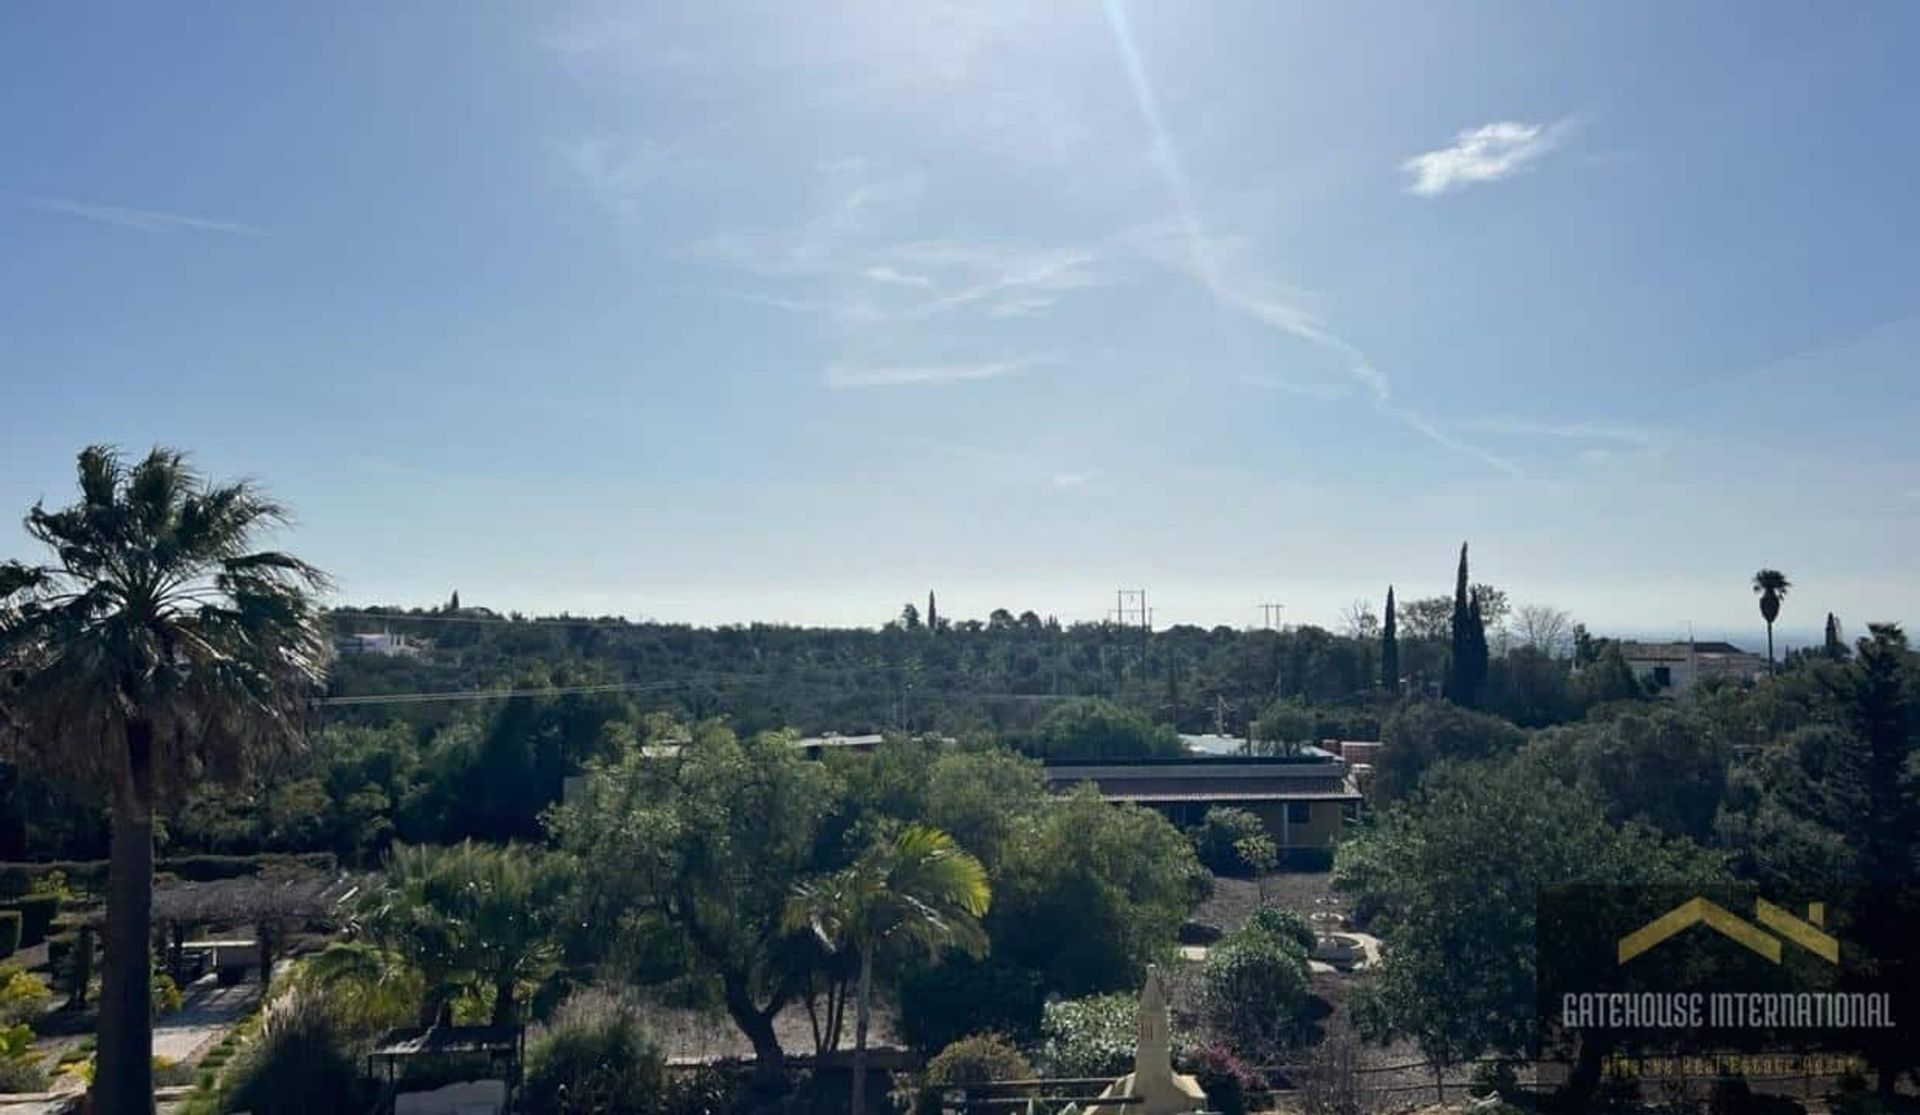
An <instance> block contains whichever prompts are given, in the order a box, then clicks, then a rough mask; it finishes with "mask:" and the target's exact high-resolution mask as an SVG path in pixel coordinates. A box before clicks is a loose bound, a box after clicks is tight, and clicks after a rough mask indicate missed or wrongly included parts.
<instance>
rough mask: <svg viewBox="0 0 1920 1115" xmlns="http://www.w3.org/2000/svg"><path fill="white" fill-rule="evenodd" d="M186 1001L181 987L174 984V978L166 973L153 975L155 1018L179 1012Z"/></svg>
mask: <svg viewBox="0 0 1920 1115" xmlns="http://www.w3.org/2000/svg"><path fill="white" fill-rule="evenodd" d="M185 1001H186V998H185V996H183V995H181V994H180V985H179V984H177V983H175V982H173V977H172V976H170V975H168V974H167V973H165V972H155V973H153V1016H154V1017H155V1018H160V1017H162V1016H164V1015H169V1014H172V1013H173V1012H174V1011H177V1010H179V1009H180V1005H181V1004H182V1003H183V1002H185Z"/></svg>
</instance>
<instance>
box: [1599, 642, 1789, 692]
mask: <svg viewBox="0 0 1920 1115" xmlns="http://www.w3.org/2000/svg"><path fill="white" fill-rule="evenodd" d="M1620 657H1622V658H1624V659H1626V662H1627V665H1628V666H1629V667H1630V668H1631V669H1632V670H1633V676H1634V677H1635V678H1637V679H1639V681H1640V683H1641V684H1642V685H1645V686H1646V687H1647V688H1648V689H1650V690H1652V691H1653V694H1654V695H1655V696H1657V697H1664V698H1666V699H1669V700H1679V699H1683V698H1685V697H1687V696H1688V695H1690V694H1691V693H1692V692H1693V688H1694V686H1696V685H1698V684H1699V683H1700V682H1702V681H1704V680H1705V679H1707V678H1726V679H1728V680H1730V681H1739V682H1746V681H1752V680H1754V679H1756V678H1758V677H1760V676H1761V675H1763V674H1765V673H1766V672H1767V660H1766V659H1764V658H1762V657H1760V656H1759V655H1757V654H1749V653H1748V652H1746V651H1744V650H1741V649H1740V648H1739V647H1737V646H1734V645H1733V644H1732V643H1692V642H1686V641H1684V640H1683V641H1680V642H1672V643H1624V642H1623V643H1621V644H1620Z"/></svg>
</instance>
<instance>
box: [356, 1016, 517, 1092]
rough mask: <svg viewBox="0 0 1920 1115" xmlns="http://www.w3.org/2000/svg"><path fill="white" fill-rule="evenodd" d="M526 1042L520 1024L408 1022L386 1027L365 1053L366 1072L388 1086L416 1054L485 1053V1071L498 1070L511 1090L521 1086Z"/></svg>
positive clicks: (419, 1055)
mask: <svg viewBox="0 0 1920 1115" xmlns="http://www.w3.org/2000/svg"><path fill="white" fill-rule="evenodd" d="M526 1043H527V1031H526V1028H525V1027H522V1026H409V1027H406V1028H403V1029H399V1030H389V1031H388V1032H387V1033H386V1034H385V1035H384V1036H383V1037H381V1039H380V1043H379V1044H378V1045H376V1046H374V1048H373V1050H372V1052H370V1053H368V1054H367V1076H369V1077H371V1078H373V1079H376V1080H378V1079H384V1080H385V1081H386V1083H387V1084H388V1086H389V1087H391V1086H392V1085H393V1083H394V1082H395V1080H396V1079H397V1076H398V1074H399V1069H400V1066H401V1064H402V1063H404V1062H406V1061H410V1060H412V1059H414V1058H416V1057H454V1056H465V1057H475V1058H479V1057H485V1058H486V1061H487V1069H488V1071H489V1072H493V1071H495V1070H496V1069H498V1070H501V1075H502V1076H503V1077H504V1079H505V1080H506V1082H507V1087H508V1089H509V1090H512V1089H515V1088H518V1087H519V1086H520V1068H521V1065H522V1064H523V1063H524V1062H525V1060H526V1052H527V1050H526ZM383 1069H384V1070H385V1071H384V1072H382V1070H383Z"/></svg>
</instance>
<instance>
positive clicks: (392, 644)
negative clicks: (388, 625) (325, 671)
mask: <svg viewBox="0 0 1920 1115" xmlns="http://www.w3.org/2000/svg"><path fill="white" fill-rule="evenodd" d="M333 648H334V649H335V650H337V651H339V652H340V653H341V654H380V655H385V656H386V657H388V658H401V657H409V656H412V655H416V654H419V653H420V650H421V648H420V646H419V645H418V644H416V643H412V642H409V641H408V640H407V637H406V636H405V635H395V634H393V633H391V632H388V631H382V632H380V633H379V634H377V635H342V636H340V637H339V638H337V639H335V640H334V641H333Z"/></svg>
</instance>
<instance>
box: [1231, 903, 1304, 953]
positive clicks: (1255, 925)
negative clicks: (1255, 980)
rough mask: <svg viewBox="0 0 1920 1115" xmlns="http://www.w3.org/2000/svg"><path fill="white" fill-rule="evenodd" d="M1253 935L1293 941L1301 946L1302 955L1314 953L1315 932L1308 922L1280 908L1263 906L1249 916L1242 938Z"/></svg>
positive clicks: (1241, 933)
mask: <svg viewBox="0 0 1920 1115" xmlns="http://www.w3.org/2000/svg"><path fill="white" fill-rule="evenodd" d="M1253 935H1258V936H1262V937H1272V938H1275V939H1276V940H1282V941H1292V942H1294V943H1295V944H1297V945H1299V946H1300V951H1301V954H1302V955H1305V954H1306V953H1308V952H1311V951H1313V940H1314V935H1313V930H1312V928H1310V927H1309V926H1308V925H1307V923H1306V920H1305V919H1304V918H1302V917H1301V916H1300V915H1299V914H1296V913H1294V912H1293V911H1292V910H1286V909H1282V908H1280V907H1279V906H1262V907H1260V908H1259V909H1257V910H1255V911H1254V912H1253V913H1251V914H1249V915H1247V920H1246V923H1245V924H1244V925H1242V926H1241V927H1240V936H1242V937H1246V936H1253Z"/></svg>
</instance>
